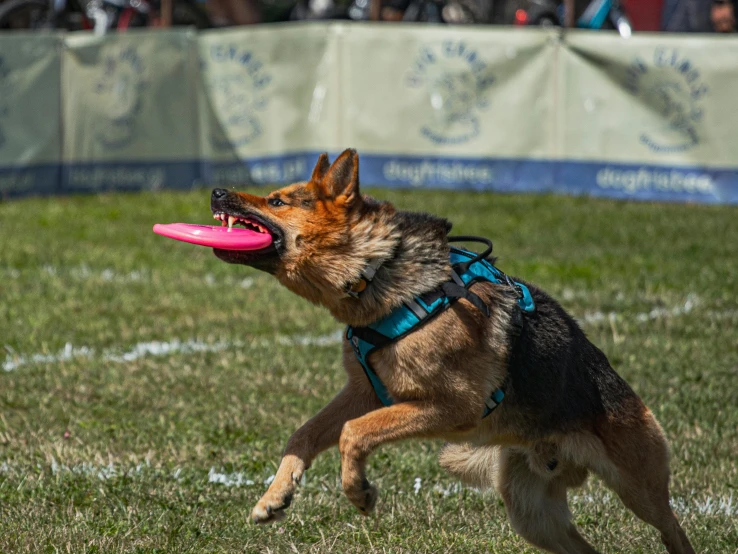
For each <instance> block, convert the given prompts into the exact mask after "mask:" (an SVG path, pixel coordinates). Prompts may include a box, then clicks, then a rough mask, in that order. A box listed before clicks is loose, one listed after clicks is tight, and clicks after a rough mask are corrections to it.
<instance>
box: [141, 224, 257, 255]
mask: <svg viewBox="0 0 738 554" xmlns="http://www.w3.org/2000/svg"><path fill="white" fill-rule="evenodd" d="M154 233H156V234H157V235H161V236H163V237H168V238H170V239H175V240H181V241H182V242H189V243H191V244H199V245H200V246H209V247H211V248H220V249H221V250H260V249H262V248H265V247H267V246H269V245H270V244H271V243H272V236H271V235H270V234H269V233H258V232H256V231H251V230H249V229H242V228H238V227H231V228H229V227H215V226H213V225H195V224H192V223H168V224H162V223H157V224H156V225H154Z"/></svg>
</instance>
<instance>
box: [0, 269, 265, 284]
mask: <svg viewBox="0 0 738 554" xmlns="http://www.w3.org/2000/svg"><path fill="white" fill-rule="evenodd" d="M41 271H42V272H43V273H44V274H46V275H49V276H50V277H62V276H63V277H66V276H68V277H71V278H72V279H75V280H78V281H103V282H107V283H141V282H146V283H148V282H151V281H152V275H153V273H152V270H151V269H149V268H143V269H134V270H132V271H128V272H120V271H116V270H115V269H113V268H110V267H106V268H104V269H95V268H92V267H90V266H88V265H87V264H81V265H77V266H70V267H58V266H55V265H50V264H46V265H43V266H41ZM6 274H7V275H8V276H9V277H10V278H11V279H19V278H20V277H21V275H22V273H21V272H20V271H18V270H17V269H10V270H8V271H6ZM191 277H192V278H193V279H197V278H200V279H201V280H202V282H203V283H204V284H206V285H208V286H211V287H215V286H220V285H223V284H232V285H236V286H240V287H241V288H244V289H248V288H251V287H252V286H253V285H254V279H253V278H252V277H246V278H243V279H233V278H231V279H226V280H225V282H224V281H219V280H218V279H217V278H216V277H215V275H213V274H212V273H206V274H205V275H202V276H198V275H192V276H191Z"/></svg>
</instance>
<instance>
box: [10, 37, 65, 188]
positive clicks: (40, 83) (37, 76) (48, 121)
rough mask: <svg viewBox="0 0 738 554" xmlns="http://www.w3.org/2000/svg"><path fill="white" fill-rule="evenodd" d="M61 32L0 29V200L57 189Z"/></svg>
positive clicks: (58, 178) (59, 146) (58, 181)
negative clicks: (27, 31)
mask: <svg viewBox="0 0 738 554" xmlns="http://www.w3.org/2000/svg"><path fill="white" fill-rule="evenodd" d="M61 54H62V35H60V34H43V35H36V34H32V33H12V34H2V33H0V198H2V197H4V196H10V195H18V194H53V193H56V192H58V191H59V185H60V174H59V171H60V166H59V160H60V155H61V144H62V141H61V115H60V109H61V108H60V97H59V84H60V71H61V58H62V56H61Z"/></svg>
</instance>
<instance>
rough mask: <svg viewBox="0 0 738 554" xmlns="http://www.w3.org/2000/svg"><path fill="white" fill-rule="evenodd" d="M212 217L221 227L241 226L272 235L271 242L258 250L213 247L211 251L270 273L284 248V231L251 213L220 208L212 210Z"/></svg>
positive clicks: (218, 255)
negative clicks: (233, 211)
mask: <svg viewBox="0 0 738 554" xmlns="http://www.w3.org/2000/svg"><path fill="white" fill-rule="evenodd" d="M213 219H216V220H218V221H220V222H221V225H222V226H223V227H229V228H233V227H242V228H244V229H248V230H249V231H253V232H255V233H262V234H267V235H270V236H271V237H272V243H271V244H270V245H269V246H265V247H264V248H261V249H259V250H222V249H219V248H214V249H213V252H214V253H215V255H216V256H217V257H218V258H220V259H221V260H223V261H225V262H228V263H232V264H244V265H250V266H252V267H255V268H257V269H261V270H264V271H268V272H270V273H273V272H274V267H275V263H277V262H278V259H279V253H280V252H281V251H282V250H283V248H284V233H283V232H282V230H281V229H280V228H279V227H277V226H276V225H274V224H273V223H271V222H269V221H267V220H266V219H264V218H262V217H260V216H258V215H256V214H253V213H229V212H226V211H223V210H222V209H214V210H213Z"/></svg>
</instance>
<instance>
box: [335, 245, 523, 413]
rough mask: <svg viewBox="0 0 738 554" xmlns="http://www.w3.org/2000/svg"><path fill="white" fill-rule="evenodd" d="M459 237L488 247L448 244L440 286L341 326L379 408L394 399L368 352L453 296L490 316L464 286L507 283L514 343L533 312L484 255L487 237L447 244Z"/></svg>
mask: <svg viewBox="0 0 738 554" xmlns="http://www.w3.org/2000/svg"><path fill="white" fill-rule="evenodd" d="M459 240H464V241H467V240H468V241H472V240H474V241H480V242H484V243H486V244H487V245H488V248H487V249H486V250H485V251H484V252H483V253H481V254H475V253H473V252H469V251H465V250H461V249H456V248H454V247H451V253H450V259H451V262H452V266H451V267H452V270H451V276H450V277H451V278H450V279H449V280H448V281H446V282H445V283H443V284H441V285H440V286H439V287H437V288H436V289H435V290H432V291H429V292H426V293H424V294H421V295H419V296H417V297H415V298H414V299H411V300H408V301H406V302H404V303H403V305H402V306H399V307H398V308H396V309H395V310H394V311H393V312H392V313H391V314H389V315H388V316H386V317H385V318H383V319H381V320H379V321H378V322H375V323H372V324H371V325H369V326H367V327H352V326H349V327H348V328H347V330H346V338H347V339H348V340H349V341H350V343H351V346H352V348H353V350H354V353H355V354H356V357H357V359H358V361H359V363H360V364H361V366H362V368H363V369H364V373H366V376H367V379H368V380H369V382H370V383H371V385H372V387H373V388H374V391H375V392H376V394H377V397H378V398H379V400H380V402H381V403H382V404H383V405H384V406H391V405H392V404H393V400H392V398H391V397H390V395H389V393H388V391H387V388H386V387H385V385H384V383H383V382H382V380H381V379H380V378H379V376H378V375H377V374H376V373H375V371H374V369H373V368H372V367H371V364H370V363H369V356H370V355H371V354H372V352H374V351H376V350H378V349H379V348H382V347H385V346H387V345H389V344H392V343H394V342H396V341H398V340H400V339H402V337H404V336H406V335H407V334H408V333H410V332H413V331H414V330H416V329H417V328H418V327H419V326H420V325H423V324H425V323H427V322H428V321H430V320H432V319H433V317H434V316H435V315H437V314H439V313H441V312H442V311H443V310H445V309H447V308H448V307H450V306H451V305H452V304H453V302H454V301H455V300H458V299H460V298H463V299H465V300H467V301H468V302H469V303H471V304H472V305H473V306H474V307H475V308H477V309H478V310H479V311H480V312H482V313H483V314H484V315H485V316H486V317H490V307H489V306H488V305H487V304H486V303H485V302H484V301H483V300H482V299H481V298H480V297H479V296H478V295H477V294H474V293H473V292H471V291H470V290H469V287H470V286H471V285H472V284H474V283H475V282H477V281H480V280H481V281H488V282H493V283H497V284H501V285H506V286H507V287H508V288H509V290H510V291H511V292H512V293H513V295H514V296H515V297H516V305H515V308H514V309H513V311H512V314H511V318H512V319H511V335H512V336H511V338H512V341H513V344H515V343H516V342H517V339H518V337H519V336H520V334H521V333H522V331H523V328H524V325H525V319H524V315H525V314H526V313H531V312H533V311H535V302H534V301H533V298H532V296H531V294H530V291H529V290H528V287H527V286H525V285H524V284H522V283H519V282H517V281H514V280H512V279H511V278H510V277H508V276H507V275H505V274H504V273H503V272H502V271H500V270H499V269H497V268H496V267H495V266H494V265H493V263H494V259H493V258H489V257H488V256H489V254H490V253H491V251H492V243H491V242H490V241H488V240H486V239H479V238H476V237H459V238H452V237H449V242H455V241H459ZM380 265H381V264H380V263H377V260H372V261H371V262H370V264H369V265H368V266H367V267H366V268H365V270H364V271H362V279H360V280H359V281H358V284H359V285H363V286H357V284H356V283H355V284H354V285H353V286H351V290H349V291H348V294H349V295H350V296H358V295H359V294H360V292H361V291H362V290H363V289H365V288H366V285H367V282H371V280H372V279H373V277H374V274H375V273H376V270H377V268H378V267H379V266H380ZM506 384H507V379H506V380H505V381H504V382H503V383H502V385H500V386H499V387H498V388H496V389H495V390H494V391H492V394H491V395H490V397H489V398H487V399H486V400H485V402H484V413H483V415H482V418H485V417H487V416H488V415H489V414H491V413H492V411H493V410H494V409H495V408H497V407H498V406H499V405H500V403H501V402H502V400H503V399H504V398H505V388H506Z"/></svg>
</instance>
